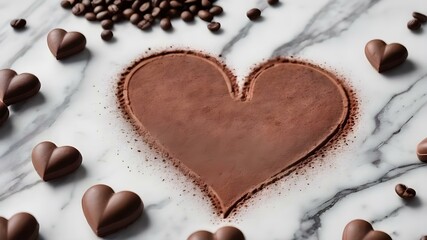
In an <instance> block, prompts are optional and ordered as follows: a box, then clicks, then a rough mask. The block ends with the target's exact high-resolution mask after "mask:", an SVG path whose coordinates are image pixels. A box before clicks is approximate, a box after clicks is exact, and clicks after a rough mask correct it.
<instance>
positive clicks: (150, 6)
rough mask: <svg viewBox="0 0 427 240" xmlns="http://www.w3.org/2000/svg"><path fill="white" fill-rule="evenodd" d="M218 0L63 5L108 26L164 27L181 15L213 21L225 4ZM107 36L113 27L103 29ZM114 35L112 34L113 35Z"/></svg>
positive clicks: (67, 0) (93, 0)
mask: <svg viewBox="0 0 427 240" xmlns="http://www.w3.org/2000/svg"><path fill="white" fill-rule="evenodd" d="M215 1H216V0H63V1H61V6H62V7H63V8H66V9H70V10H71V11H72V13H73V14H74V15H76V16H84V17H85V18H86V19H87V20H88V21H98V22H101V26H102V27H103V28H104V29H105V30H111V29H112V28H113V26H114V23H116V22H120V21H130V22H131V23H132V24H134V25H135V26H137V27H138V28H139V29H141V30H148V29H150V28H151V27H153V26H155V25H159V26H160V27H161V28H162V29H163V30H165V31H169V30H170V29H172V28H173V26H172V23H171V19H175V18H181V19H182V20H183V21H185V22H192V21H194V18H195V17H199V18H200V19H202V20H203V21H206V22H209V23H211V22H212V20H213V18H214V17H215V16H217V15H220V14H222V12H223V9H222V7H220V6H218V5H216V4H215ZM220 27H221V25H220V24H219V23H217V22H214V24H209V25H208V29H209V30H210V31H218V30H219V29H220ZM101 36H102V38H103V39H104V40H109V39H111V37H112V33H110V31H108V32H107V31H106V32H103V33H102V35H101ZM110 36H111V37H110Z"/></svg>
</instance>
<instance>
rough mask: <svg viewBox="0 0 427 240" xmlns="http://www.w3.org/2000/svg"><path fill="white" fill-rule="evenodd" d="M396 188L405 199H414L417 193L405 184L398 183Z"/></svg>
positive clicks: (398, 193)
mask: <svg viewBox="0 0 427 240" xmlns="http://www.w3.org/2000/svg"><path fill="white" fill-rule="evenodd" d="M394 190H395V191H396V193H397V195H399V197H401V198H403V199H412V198H414V197H415V196H416V195H417V193H416V192H415V190H414V189H412V188H408V187H406V186H405V185H403V184H397V185H396V187H395V188H394Z"/></svg>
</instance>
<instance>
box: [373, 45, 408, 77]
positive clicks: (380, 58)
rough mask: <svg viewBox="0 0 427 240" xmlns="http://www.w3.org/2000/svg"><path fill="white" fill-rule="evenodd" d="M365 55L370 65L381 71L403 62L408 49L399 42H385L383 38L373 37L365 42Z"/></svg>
mask: <svg viewBox="0 0 427 240" xmlns="http://www.w3.org/2000/svg"><path fill="white" fill-rule="evenodd" d="M365 55H366V58H368V61H369V62H370V63H371V65H372V66H373V67H374V68H375V69H376V70H377V71H378V72H380V73H381V72H384V71H387V70H389V69H392V68H394V67H397V66H399V65H400V64H402V63H403V62H405V60H406V58H408V50H407V49H406V48H405V46H403V45H402V44H399V43H391V44H386V43H385V42H384V41H383V40H379V39H374V40H371V41H369V42H368V43H367V44H366V46H365Z"/></svg>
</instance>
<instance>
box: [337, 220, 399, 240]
mask: <svg viewBox="0 0 427 240" xmlns="http://www.w3.org/2000/svg"><path fill="white" fill-rule="evenodd" d="M342 240H391V237H390V236H389V235H388V234H387V233H385V232H381V231H375V230H374V229H373V228H372V225H371V224H370V223H369V222H367V221H365V220H361V219H356V220H353V221H351V222H349V223H348V224H347V226H345V228H344V232H343V236H342Z"/></svg>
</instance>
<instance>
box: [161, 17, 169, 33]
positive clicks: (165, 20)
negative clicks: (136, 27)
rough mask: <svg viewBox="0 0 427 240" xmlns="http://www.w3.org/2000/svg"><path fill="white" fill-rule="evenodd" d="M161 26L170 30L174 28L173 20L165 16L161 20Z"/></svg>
mask: <svg viewBox="0 0 427 240" xmlns="http://www.w3.org/2000/svg"><path fill="white" fill-rule="evenodd" d="M160 27H161V28H162V29H163V30H165V31H167V30H170V29H171V28H172V23H171V20H170V19H169V18H163V19H162V20H160Z"/></svg>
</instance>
